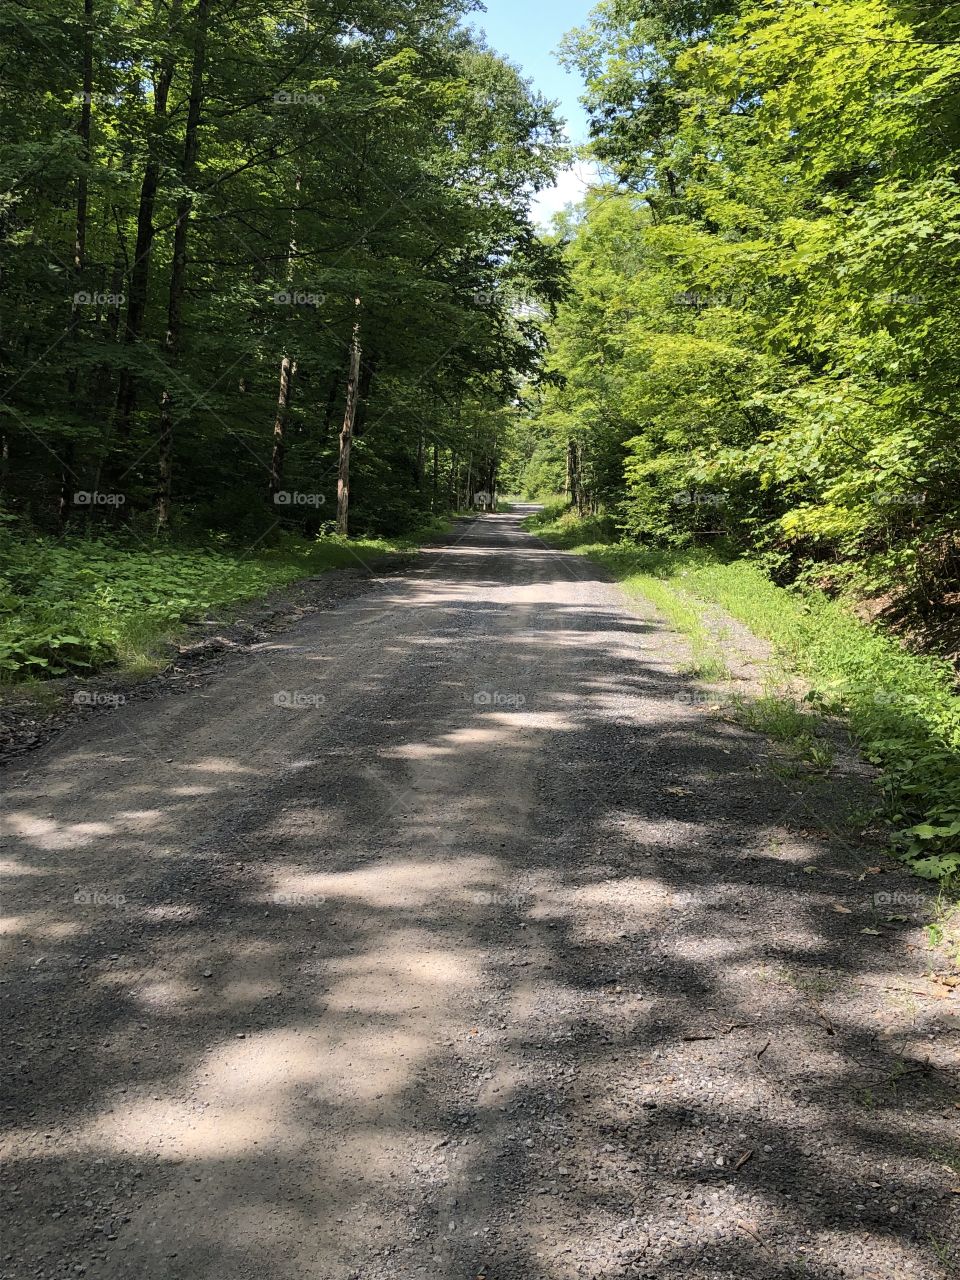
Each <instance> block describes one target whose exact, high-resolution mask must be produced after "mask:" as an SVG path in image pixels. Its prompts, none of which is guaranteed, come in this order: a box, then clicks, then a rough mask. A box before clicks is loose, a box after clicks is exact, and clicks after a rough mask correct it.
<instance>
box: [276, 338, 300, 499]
mask: <svg viewBox="0 0 960 1280" xmlns="http://www.w3.org/2000/svg"><path fill="white" fill-rule="evenodd" d="M296 376H297V362H296V360H291V359H290V357H289V356H284V357H283V359H282V360H281V361H280V391H279V394H278V395H277V413H276V417H275V418H274V420H273V454H272V456H271V458H270V501H271V502H274V503H275V502H276V501H277V494H278V493H279V492H280V490H281V488H282V487H283V464H284V459H285V457H286V452H287V419H288V418H289V416H290V400H291V398H292V396H293V380H294V378H295V377H296Z"/></svg>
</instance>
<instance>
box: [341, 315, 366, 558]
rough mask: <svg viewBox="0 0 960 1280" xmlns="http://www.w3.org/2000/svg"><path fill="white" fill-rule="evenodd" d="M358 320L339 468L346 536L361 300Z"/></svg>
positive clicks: (355, 323)
mask: <svg viewBox="0 0 960 1280" xmlns="http://www.w3.org/2000/svg"><path fill="white" fill-rule="evenodd" d="M356 306H357V309H358V310H357V319H356V320H355V321H354V325H353V335H352V337H351V339H350V373H349V374H348V376H347V405H346V409H345V411H344V414H343V429H342V430H341V432H340V461H339V465H338V467H337V530H338V531H339V532H340V533H342V534H343V535H344V536H346V534H347V533H348V532H349V514H350V447H351V445H352V444H353V424H354V421H355V419H356V416H357V397H358V393H359V389H360V318H359V307H360V299H359V298H357V299H356Z"/></svg>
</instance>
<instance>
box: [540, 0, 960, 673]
mask: <svg viewBox="0 0 960 1280" xmlns="http://www.w3.org/2000/svg"><path fill="white" fill-rule="evenodd" d="M566 54H567V57H568V58H569V60H570V61H571V63H573V64H575V65H576V66H577V67H579V69H580V70H581V71H582V72H583V74H584V76H585V78H586V81H587V85H588V90H587V101H588V105H589V108H590V111H591V117H592V132H593V139H594V141H593V147H594V150H595V153H596V155H597V157H598V158H599V159H600V161H601V162H602V164H603V165H604V166H606V169H607V172H608V174H609V181H608V183H607V185H605V186H603V187H601V188H599V189H597V190H595V191H594V192H592V193H591V195H590V196H589V198H588V200H587V202H586V204H585V206H584V208H583V209H582V210H580V212H579V214H577V215H574V216H573V217H572V218H570V219H568V220H567V224H566V225H565V227H563V228H562V234H561V236H560V239H561V240H562V242H563V243H564V244H565V246H566V254H567V259H568V262H569V265H570V269H571V272H572V278H573V286H574V287H573V292H572V294H571V297H570V299H569V301H568V302H567V303H566V305H564V306H563V307H562V308H561V311H560V314H559V317H558V320H557V323H556V325H555V327H554V332H553V343H554V351H553V357H552V361H553V373H554V375H555V381H556V386H555V388H554V389H552V390H551V391H549V392H548V394H547V395H546V396H545V397H543V400H542V403H540V404H539V405H538V406H536V407H537V409H538V413H537V417H536V419H535V423H534V429H533V434H532V436H531V439H530V441H529V443H528V445H527V448H526V453H525V463H526V472H525V478H526V482H527V484H528V486H529V487H530V488H532V489H540V490H542V491H557V489H558V488H563V487H564V486H565V487H566V490H567V492H568V493H570V494H571V495H572V496H573V497H574V499H575V500H576V501H577V503H578V505H579V506H580V508H581V510H582V511H593V512H598V511H602V512H606V513H608V514H609V515H610V516H611V518H612V519H614V520H615V522H616V524H617V525H618V527H619V528H620V529H621V530H623V531H625V532H626V533H628V534H629V535H631V536H633V537H635V538H636V539H638V540H640V541H641V542H646V543H656V542H661V543H662V542H666V543H668V544H673V545H686V544H689V543H691V542H697V541H703V540H709V539H718V538H720V539H723V540H724V541H725V542H727V543H728V544H730V543H732V544H733V545H735V546H737V547H740V548H746V549H749V550H750V551H751V552H752V553H753V554H755V555H757V556H759V557H762V559H763V562H764V564H765V566H766V567H767V569H768V571H769V572H771V573H772V575H773V576H774V578H775V579H776V580H777V581H779V582H781V583H782V582H789V581H795V580H797V579H801V580H804V581H807V582H813V583H815V584H817V585H819V586H822V587H825V588H826V589H828V590H834V591H835V590H839V589H841V588H844V587H848V586H851V587H855V588H856V590H857V591H858V592H859V593H860V594H861V595H867V596H874V597H875V598H876V599H877V601H878V605H879V607H881V608H884V609H885V610H886V611H887V612H888V613H892V614H895V615H896V616H897V617H898V618H900V619H908V620H909V622H910V624H911V625H912V627H913V628H914V629H915V630H924V631H925V632H926V633H927V636H928V638H929V637H933V638H934V640H935V641H936V643H937V644H938V645H939V646H940V647H941V649H942V651H944V652H948V653H949V652H954V651H956V650H957V649H958V648H960V623H958V615H960V610H958V609H957V605H958V604H960V539H958V525H960V520H958V517H960V94H958V88H960V5H958V4H936V5H930V4H919V3H916V4H915V3H908V2H906V0H842V2H839V0H821V2H820V3H812V2H811V0H725V2H721V0H717V2H715V3H699V2H697V0H604V2H603V3H601V4H600V5H599V7H598V8H597V9H596V10H595V11H594V13H593V16H592V19H591V21H590V23H589V25H587V26H586V27H584V28H583V29H582V30H580V31H578V32H575V33H573V34H572V35H571V36H570V37H569V38H568V41H567V45H566Z"/></svg>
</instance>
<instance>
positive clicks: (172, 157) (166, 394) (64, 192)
mask: <svg viewBox="0 0 960 1280" xmlns="http://www.w3.org/2000/svg"><path fill="white" fill-rule="evenodd" d="M470 7H471V6H470V5H469V4H466V3H462V2H461V0H424V2H423V3H418V4H417V5H415V6H412V5H410V4H408V3H406V0H305V3H303V4H300V5H298V6H295V7H294V8H293V9H291V8H290V6H289V5H287V4H279V3H275V0H257V3H253V2H252V0H145V2H144V0H0V133H2V135H3V138H4V146H3V152H2V158H0V191H2V193H3V194H2V195H0V263H2V270H3V281H4V287H3V292H2V301H0V324H2V339H0V377H2V384H3V385H2V388H0V395H2V399H0V436H2V485H3V493H4V502H5V505H6V508H7V510H8V511H11V512H13V513H14V514H15V515H16V516H17V517H18V518H19V519H21V520H28V521H29V522H30V523H31V524H32V525H33V526H34V527H35V528H39V529H41V530H42V529H46V530H48V531H56V530H57V529H58V528H59V529H60V530H67V531H68V533H70V532H73V531H76V530H78V529H79V531H81V532H85V533H87V532H94V533H98V532H99V531H100V530H103V529H105V528H106V529H110V530H116V529H118V528H119V529H122V530H126V531H127V532H128V533H130V534H132V535H139V536H146V535H148V534H152V532H153V529H154V527H155V525H159V526H160V528H161V529H162V530H167V529H171V528H172V529H173V531H175V532H176V531H180V532H181V533H183V532H187V533H189V532H191V531H193V530H196V529H205V528H210V527H213V528H220V529H229V530H230V531H231V532H233V533H235V534H238V535H241V536H248V537H249V536H252V537H256V536H260V535H261V534H262V533H263V532H264V531H265V530H267V529H268V528H269V527H270V526H271V525H272V524H274V523H275V522H277V521H280V522H282V523H284V524H287V525H291V526H292V525H297V526H300V527H301V528H303V529H305V530H306V531H307V532H315V531H316V530H317V529H319V528H321V527H322V526H323V525H324V524H325V523H326V522H327V521H329V520H332V518H333V515H334V506H335V499H337V497H338V488H339V499H340V503H339V510H338V512H337V514H338V517H339V522H340V527H341V530H344V529H345V528H346V523H347V505H346V501H345V499H346V496H347V493H346V492H345V489H346V491H347V492H349V494H350V496H351V498H352V503H351V506H350V513H351V515H354V516H355V518H356V521H358V522H359V526H360V527H362V528H366V529H379V530H396V529H400V528H403V527H407V526H409V525H411V524H414V523H416V521H417V520H418V519H419V518H420V517H421V516H422V514H423V513H424V512H426V511H430V510H443V509H446V508H448V507H449V506H451V505H456V503H457V502H460V503H463V502H464V501H469V500H470V499H471V498H472V495H473V492H474V491H475V490H477V489H481V488H491V487H493V485H494V484H495V465H496V457H497V452H498V435H499V433H500V432H501V431H502V423H503V406H504V405H505V404H509V403H510V401H511V399H512V397H513V396H514V394H515V392H516V389H517V386H518V385H519V381H520V379H522V378H524V377H530V376H535V375H536V371H537V368H538V365H539V362H540V358H541V348H542V345H543V344H542V334H541V333H540V330H539V328H538V326H537V323H536V321H535V318H534V314H535V310H534V308H532V307H531V306H530V305H529V304H530V303H533V302H537V303H538V304H539V305H543V306H546V307H547V308H549V306H550V304H551V303H552V301H553V300H555V299H556V297H557V296H558V280H559V274H558V261H557V259H558V255H557V253H556V251H555V249H554V248H553V247H551V246H549V245H545V244H543V243H542V242H541V241H540V240H539V239H538V238H537V237H536V236H535V234H534V232H533V229H532V226H531V223H530V220H529V215H528V204H529V200H530V197H531V194H532V193H533V192H534V191H536V190H537V189H538V188H539V187H541V186H543V185H544V184H545V183H547V182H549V181H550V180H551V177H552V174H553V172H554V170H555V168H556V164H557V162H558V159H559V158H560V157H561V154H562V148H561V144H560V133H559V126H558V124H557V121H556V120H555V118H554V116H553V114H552V109H551V107H550V105H549V104H547V103H545V102H544V101H543V100H542V99H541V98H540V97H539V96H537V95H535V94H534V93H533V92H532V91H531V90H530V89H529V88H528V86H527V85H526V83H525V82H524V81H523V80H522V79H521V78H520V77H519V75H518V73H517V71H516V70H515V69H514V68H513V67H512V66H510V65H509V64H508V63H506V62H504V61H503V60H502V59H500V58H498V57H497V56H496V55H494V54H493V53H491V52H490V51H489V50H487V49H486V48H485V47H484V46H483V44H482V43H481V42H480V41H479V40H478V39H477V38H475V37H474V36H473V35H472V34H471V33H470V32H469V31H467V30H465V29H464V28H463V26H462V19H463V17H464V15H465V14H466V13H467V12H468V11H469V9H470ZM524 303H526V304H527V305H522V304H524ZM338 437H339V438H338ZM351 446H352V468H351V467H350V465H349V464H350V463H351V452H350V450H351ZM351 481H352V484H351Z"/></svg>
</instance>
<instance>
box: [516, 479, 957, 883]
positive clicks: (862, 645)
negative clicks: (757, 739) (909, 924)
mask: <svg viewBox="0 0 960 1280" xmlns="http://www.w3.org/2000/svg"><path fill="white" fill-rule="evenodd" d="M526 523H527V527H528V528H529V529H530V530H531V531H532V532H535V533H537V534H538V535H539V536H540V537H542V538H543V539H544V540H545V541H547V542H549V543H550V544H551V545H553V546H557V547H562V548H564V549H566V550H571V551H575V552H577V553H579V554H582V555H588V556H590V557H591V558H592V559H594V560H597V561H599V562H600V563H601V564H603V565H604V566H605V567H606V568H608V569H609V570H610V571H611V572H612V573H613V574H614V576H615V577H616V578H617V579H618V580H619V581H620V582H621V583H622V584H623V585H624V586H625V587H626V588H627V590H628V591H634V592H636V593H638V594H641V595H643V596H645V597H647V598H648V599H649V600H651V602H652V603H653V604H654V605H656V606H657V607H658V608H659V609H660V610H661V611H662V612H663V613H664V614H665V616H666V617H667V618H668V619H669V621H670V622H671V623H672V624H673V625H674V626H675V627H677V628H678V629H679V630H681V631H684V632H685V633H686V634H688V635H689V636H691V638H692V640H693V644H694V650H695V652H696V651H697V649H698V646H699V649H700V651H701V652H704V651H706V648H707V646H708V641H707V638H706V632H705V629H704V626H703V623H702V621H701V618H702V613H703V608H704V606H705V605H719V606H720V607H721V608H722V609H724V610H726V612H727V613H728V614H730V615H731V616H732V617H734V618H736V619H737V620H738V621H740V622H742V623H743V624H744V625H745V626H746V627H748V628H749V629H750V630H751V631H752V632H753V633H754V634H755V635H757V636H760V637H762V638H763V639H765V640H768V641H769V642H770V643H771V644H772V646H773V648H774V651H775V653H776V655H777V656H778V658H779V659H780V660H781V662H782V663H783V664H784V666H785V668H786V669H788V670H792V671H795V672H797V673H799V674H801V675H802V676H803V677H804V678H805V680H806V681H807V682H808V683H810V684H811V685H812V686H813V687H812V690H811V692H810V693H809V694H808V695H807V699H806V701H807V703H808V712H809V711H811V710H812V711H822V712H825V713H829V714H834V715H840V716H842V717H843V718H844V719H845V721H846V723H847V724H848V725H849V727H850V730H851V733H852V735H853V737H854V739H855V740H856V741H857V743H858V744H859V745H860V748H861V750H862V752H863V754H864V755H865V757H866V758H867V759H868V760H870V761H871V762H872V763H873V764H875V765H877V766H878V767H879V769H880V787H881V791H882V794H883V799H884V815H885V817H886V818H887V820H888V821H889V822H890V823H891V824H892V826H893V830H894V836H893V839H894V846H895V848H896V849H897V851H898V853H899V854H900V855H901V856H902V858H903V859H904V860H905V861H906V862H908V863H909V864H910V866H911V868H912V869H913V870H914V871H915V872H916V873H917V874H918V875H921V876H924V877H925V878H927V879H930V880H941V881H944V882H951V881H952V882H953V883H954V884H955V883H956V881H957V879H958V878H960V697H958V696H957V687H956V679H955V675H954V672H953V670H952V668H951V667H950V665H949V664H948V663H947V662H944V661H942V660H940V659H937V658H932V657H925V656H922V655H918V654H913V653H909V652H908V651H907V650H906V649H904V648H903V647H902V645H901V644H899V643H898V641H896V640H895V639H893V638H892V637H891V636H889V635H885V634H884V633H883V632H882V631H880V630H879V629H878V628H876V627H874V626H870V625H868V624H866V623H864V622H861V621H860V620H859V619H858V618H857V617H856V616H855V615H854V614H853V612H852V610H851V609H850V608H849V606H848V605H847V604H845V603H844V602H843V601H842V600H832V599H829V598H828V597H827V596H825V595H823V594H822V593H820V592H815V591H803V592H800V591H793V590H789V589H785V588H783V587H778V586H776V585H775V584H774V583H773V582H771V581H770V579H769V578H767V577H766V575H765V574H764V573H763V572H762V570H761V569H760V568H759V567H758V566H757V565H756V564H755V563H753V562H751V561H750V560H746V559H732V560H727V559H722V558H721V557H719V556H718V555H716V554H715V553H714V552H712V551H709V550H705V549H695V550H683V551H672V550H662V549H646V548H643V547H639V546H636V545H635V544H632V543H625V542H616V541H614V540H613V531H612V529H611V528H610V526H609V525H608V524H607V523H606V522H605V521H603V520H597V519H595V518H594V519H580V518H578V517H577V516H576V515H575V513H573V512H571V511H570V510H569V509H568V508H565V507H564V506H563V505H562V504H554V505H552V506H548V507H545V508H544V510H543V511H541V512H540V513H538V514H537V515H535V516H532V517H530V518H529V519H528V521H527V522H526ZM763 718H764V717H763V716H761V719H763ZM766 718H767V719H769V716H767V717H766Z"/></svg>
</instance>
